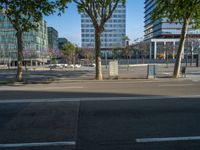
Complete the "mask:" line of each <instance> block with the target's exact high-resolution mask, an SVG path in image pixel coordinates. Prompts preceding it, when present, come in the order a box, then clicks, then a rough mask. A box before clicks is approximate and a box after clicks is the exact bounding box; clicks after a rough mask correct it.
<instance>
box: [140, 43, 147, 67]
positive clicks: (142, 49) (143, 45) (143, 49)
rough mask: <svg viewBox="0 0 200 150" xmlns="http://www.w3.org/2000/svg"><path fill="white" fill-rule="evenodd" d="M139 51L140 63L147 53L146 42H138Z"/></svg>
mask: <svg viewBox="0 0 200 150" xmlns="http://www.w3.org/2000/svg"><path fill="white" fill-rule="evenodd" d="M138 47H139V52H140V55H141V58H142V63H143V64H144V58H145V56H146V55H147V50H148V42H145V41H141V42H139V45H138Z"/></svg>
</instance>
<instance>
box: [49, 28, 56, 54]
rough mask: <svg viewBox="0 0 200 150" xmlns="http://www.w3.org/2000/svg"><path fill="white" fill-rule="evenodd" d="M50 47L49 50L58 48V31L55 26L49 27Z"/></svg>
mask: <svg viewBox="0 0 200 150" xmlns="http://www.w3.org/2000/svg"><path fill="white" fill-rule="evenodd" d="M47 30H48V48H49V50H55V51H56V50H58V31H57V30H56V29H54V28H53V27H48V28H47Z"/></svg>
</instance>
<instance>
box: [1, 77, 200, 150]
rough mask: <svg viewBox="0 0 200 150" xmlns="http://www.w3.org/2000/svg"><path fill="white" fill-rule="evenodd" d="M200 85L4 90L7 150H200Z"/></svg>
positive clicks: (92, 84)
mask: <svg viewBox="0 0 200 150" xmlns="http://www.w3.org/2000/svg"><path fill="white" fill-rule="evenodd" d="M199 87H200V84H199V82H193V81H189V80H177V81H175V80H173V81H171V80H159V81H158V80H152V81H149V80H137V81H135V80H128V81H127V80H119V81H102V82H99V81H87V82H86V81H71V82H66V83H52V84H47V85H44V84H36V85H16V86H1V87H0V133H1V134H0V149H2V150H42V149H45V150H53V149H56V150H64V149H65V150H66V149H67V150H74V149H77V150H94V149H95V150H98V149H99V150H102V149H103V150H127V149H136V150H146V149H148V150H154V149H160V150H178V149H180V150H184V149H191V150H197V149H199V146H200V128H199V126H200V121H199V118H200V95H199V89H200V88H199Z"/></svg>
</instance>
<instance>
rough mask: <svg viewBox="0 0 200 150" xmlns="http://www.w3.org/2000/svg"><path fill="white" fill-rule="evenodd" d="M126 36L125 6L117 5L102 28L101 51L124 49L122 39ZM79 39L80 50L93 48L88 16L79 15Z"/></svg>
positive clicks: (93, 41) (92, 28) (93, 37)
mask: <svg viewBox="0 0 200 150" xmlns="http://www.w3.org/2000/svg"><path fill="white" fill-rule="evenodd" d="M125 35H126V6H124V5H123V4H122V3H119V5H118V6H117V8H116V10H115V11H114V13H113V15H112V17H111V18H110V19H109V20H108V22H107V23H106V24H105V26H104V32H103V33H102V34H101V51H102V53H105V52H107V50H110V49H112V48H116V47H124V46H125V42H124V40H123V38H124V37H125ZM81 38H82V48H94V47H95V36H94V27H93V24H92V22H91V19H90V18H89V16H88V15H86V14H82V15H81Z"/></svg>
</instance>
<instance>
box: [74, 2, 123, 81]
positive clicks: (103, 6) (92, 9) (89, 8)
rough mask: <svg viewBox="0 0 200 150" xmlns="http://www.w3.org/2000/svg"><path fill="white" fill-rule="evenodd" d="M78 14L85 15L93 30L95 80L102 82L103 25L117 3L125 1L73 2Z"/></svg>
mask: <svg viewBox="0 0 200 150" xmlns="http://www.w3.org/2000/svg"><path fill="white" fill-rule="evenodd" d="M73 1H74V2H75V3H76V4H77V7H78V11H79V12H80V13H85V14H87V15H88V16H89V17H90V19H91V21H92V23H93V26H94V30H95V63H96V76H95V78H96V79H97V80H102V79H103V76H102V69H101V56H100V50H101V48H100V45H101V43H100V36H101V33H102V32H104V25H105V23H106V22H107V21H108V20H109V19H110V18H111V16H112V14H113V12H114V11H115V9H116V8H117V6H118V4H119V2H122V3H123V4H125V1H126V0H73Z"/></svg>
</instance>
